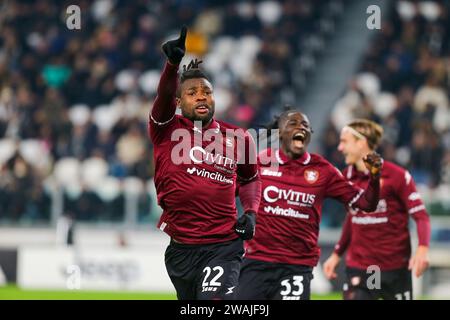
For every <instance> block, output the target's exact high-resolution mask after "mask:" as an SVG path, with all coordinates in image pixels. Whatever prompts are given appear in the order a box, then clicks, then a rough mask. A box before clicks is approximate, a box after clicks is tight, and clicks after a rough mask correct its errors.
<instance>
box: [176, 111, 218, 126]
mask: <svg viewBox="0 0 450 320" xmlns="http://www.w3.org/2000/svg"><path fill="white" fill-rule="evenodd" d="M181 114H182V115H183V117H185V118H187V119H189V120H191V121H192V122H195V121H201V123H202V125H203V126H204V125H205V124H208V123H209V122H210V121H211V119H212V117H213V116H214V110H213V109H211V110H210V111H209V112H208V113H207V114H206V115H204V116H197V115H195V111H193V112H192V114H191V113H185V112H184V111H183V110H181Z"/></svg>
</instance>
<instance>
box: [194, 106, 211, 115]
mask: <svg viewBox="0 0 450 320" xmlns="http://www.w3.org/2000/svg"><path fill="white" fill-rule="evenodd" d="M195 110H196V111H197V112H198V113H202V114H203V113H208V112H209V106H208V105H207V104H200V105H198V106H196V107H195Z"/></svg>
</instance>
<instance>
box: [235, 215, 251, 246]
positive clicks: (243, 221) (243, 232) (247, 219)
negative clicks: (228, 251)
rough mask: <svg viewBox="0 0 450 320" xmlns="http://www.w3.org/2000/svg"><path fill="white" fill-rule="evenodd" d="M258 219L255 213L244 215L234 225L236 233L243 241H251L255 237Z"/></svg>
mask: <svg viewBox="0 0 450 320" xmlns="http://www.w3.org/2000/svg"><path fill="white" fill-rule="evenodd" d="M255 226H256V218H255V213H254V212H253V211H249V212H246V213H244V214H243V215H242V216H241V217H240V218H239V219H238V221H237V222H236V224H235V225H234V231H235V232H236V233H237V234H238V235H239V237H240V238H241V239H242V240H250V239H251V238H253V236H254V235H255Z"/></svg>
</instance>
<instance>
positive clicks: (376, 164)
mask: <svg viewBox="0 0 450 320" xmlns="http://www.w3.org/2000/svg"><path fill="white" fill-rule="evenodd" d="M363 161H364V164H365V165H366V168H367V169H369V171H370V174H371V175H372V177H374V178H379V177H380V176H381V170H382V168H383V158H381V156H380V155H379V154H378V153H376V152H372V153H369V154H368V155H366V156H365V157H364V158H363Z"/></svg>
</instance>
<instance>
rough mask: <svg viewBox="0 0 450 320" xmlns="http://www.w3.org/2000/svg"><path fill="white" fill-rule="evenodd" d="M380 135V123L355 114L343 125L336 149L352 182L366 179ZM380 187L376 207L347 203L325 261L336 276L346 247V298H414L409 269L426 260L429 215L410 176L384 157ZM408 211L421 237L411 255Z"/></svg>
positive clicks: (329, 273)
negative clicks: (365, 208)
mask: <svg viewBox="0 0 450 320" xmlns="http://www.w3.org/2000/svg"><path fill="white" fill-rule="evenodd" d="M382 135H383V129H382V127H381V126H379V125H378V124H376V123H375V122H373V121H369V120H365V119H358V120H354V121H353V122H351V123H350V124H348V125H347V126H346V127H344V128H343V129H342V131H341V137H340V143H339V146H338V150H339V151H340V152H342V154H343V155H344V156H345V162H346V164H348V165H349V166H348V167H347V168H346V169H345V170H344V171H343V174H344V176H345V177H346V178H347V179H348V180H349V181H351V182H352V183H354V184H355V185H358V186H360V187H364V186H366V185H367V184H368V183H369V181H370V177H369V175H370V174H369V173H368V172H367V170H366V168H365V167H364V164H363V157H364V156H365V155H366V154H368V153H370V152H373V150H375V149H376V148H377V146H378V145H379V143H380V140H381V138H382ZM380 188H381V190H380V200H379V202H378V206H377V208H376V210H375V211H374V212H372V213H367V212H365V211H362V210H357V209H351V208H350V209H349V214H347V216H346V220H345V222H344V227H343V230H342V235H341V238H340V240H339V242H338V244H337V245H336V246H335V250H334V252H333V253H332V255H331V256H330V257H329V258H328V260H327V261H326V262H325V263H324V266H323V268H324V272H325V275H326V276H327V277H328V278H329V279H334V278H336V272H335V269H336V266H337V265H338V264H339V261H340V256H341V255H342V254H343V253H344V252H345V251H347V256H346V265H347V269H346V273H347V282H346V283H345V284H344V299H348V300H361V299H364V300H368V299H379V298H383V299H399V300H401V299H412V279H411V270H414V273H415V275H416V276H417V277H419V276H420V275H422V274H423V272H424V271H425V269H426V268H427V266H428V245H429V241H430V232H431V231H430V220H429V216H428V214H427V212H426V210H425V206H424V204H423V202H422V200H421V198H420V195H419V193H418V192H417V190H416V187H415V184H414V180H413V178H412V177H411V175H410V174H409V172H408V171H406V170H405V169H403V168H401V167H399V166H397V165H395V164H393V163H391V162H388V161H386V162H385V163H384V167H383V173H382V175H381V187H380ZM409 217H412V218H413V219H414V220H415V222H416V224H417V233H418V241H419V246H418V248H417V250H416V253H415V255H414V257H412V258H411V259H410V256H411V244H410V236H409V231H408V222H409ZM369 267H370V268H371V269H370V270H369V269H368V268H369ZM376 270H379V271H380V275H379V281H378V284H377V281H376V278H374V277H372V274H373V271H376ZM369 277H371V278H369ZM372 278H373V279H372Z"/></svg>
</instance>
